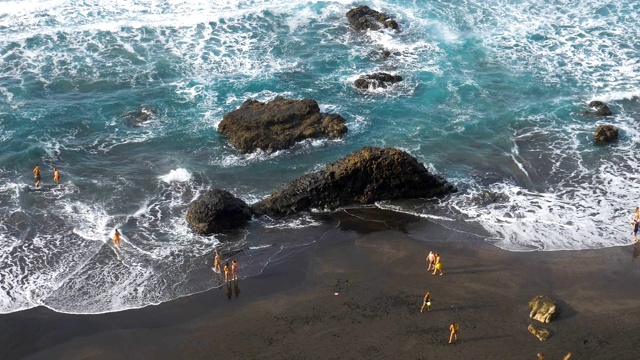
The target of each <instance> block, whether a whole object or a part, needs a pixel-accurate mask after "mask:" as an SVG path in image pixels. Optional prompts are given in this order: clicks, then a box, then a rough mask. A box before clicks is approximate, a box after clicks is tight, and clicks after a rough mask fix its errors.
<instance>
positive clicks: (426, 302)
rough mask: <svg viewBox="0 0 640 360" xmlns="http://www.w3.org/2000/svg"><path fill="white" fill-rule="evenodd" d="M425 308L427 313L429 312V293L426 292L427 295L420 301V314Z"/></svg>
mask: <svg viewBox="0 0 640 360" xmlns="http://www.w3.org/2000/svg"><path fill="white" fill-rule="evenodd" d="M425 306H426V307H427V311H431V291H429V290H427V293H426V294H424V299H423V301H422V307H421V308H420V312H422V311H423V310H424V307H425Z"/></svg>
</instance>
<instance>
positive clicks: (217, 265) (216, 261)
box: [213, 250, 221, 273]
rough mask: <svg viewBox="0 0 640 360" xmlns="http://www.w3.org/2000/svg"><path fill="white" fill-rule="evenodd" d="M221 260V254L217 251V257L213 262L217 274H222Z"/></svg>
mask: <svg viewBox="0 0 640 360" xmlns="http://www.w3.org/2000/svg"><path fill="white" fill-rule="evenodd" d="M220 260H221V256H220V252H219V251H218V250H216V257H215V258H214V260H213V271H215V272H217V273H219V272H220Z"/></svg>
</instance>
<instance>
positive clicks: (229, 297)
mask: <svg viewBox="0 0 640 360" xmlns="http://www.w3.org/2000/svg"><path fill="white" fill-rule="evenodd" d="M232 294H233V293H232V292H231V283H230V282H227V299H229V300H231V295H232Z"/></svg>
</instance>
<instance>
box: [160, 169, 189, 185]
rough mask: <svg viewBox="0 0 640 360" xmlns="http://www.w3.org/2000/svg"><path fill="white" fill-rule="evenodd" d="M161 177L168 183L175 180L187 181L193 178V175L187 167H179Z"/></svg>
mask: <svg viewBox="0 0 640 360" xmlns="http://www.w3.org/2000/svg"><path fill="white" fill-rule="evenodd" d="M159 178H160V180H162V181H164V182H166V183H171V182H174V181H178V182H185V181H189V180H191V178H192V175H191V173H190V172H189V171H188V170H187V169H183V168H178V169H175V170H171V171H169V173H168V174H166V175H161V176H159Z"/></svg>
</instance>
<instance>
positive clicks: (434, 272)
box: [431, 254, 442, 275]
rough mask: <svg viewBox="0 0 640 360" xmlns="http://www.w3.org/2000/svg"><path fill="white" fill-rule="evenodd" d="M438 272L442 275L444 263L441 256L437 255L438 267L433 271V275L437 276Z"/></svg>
mask: <svg viewBox="0 0 640 360" xmlns="http://www.w3.org/2000/svg"><path fill="white" fill-rule="evenodd" d="M438 270H440V275H442V262H441V261H440V254H436V266H435V268H434V269H433V273H432V274H431V275H435V274H436V272H437V271H438Z"/></svg>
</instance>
